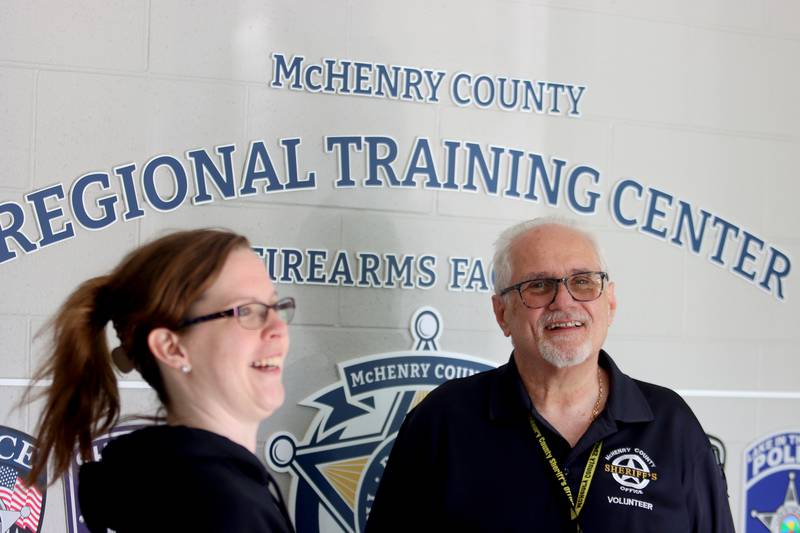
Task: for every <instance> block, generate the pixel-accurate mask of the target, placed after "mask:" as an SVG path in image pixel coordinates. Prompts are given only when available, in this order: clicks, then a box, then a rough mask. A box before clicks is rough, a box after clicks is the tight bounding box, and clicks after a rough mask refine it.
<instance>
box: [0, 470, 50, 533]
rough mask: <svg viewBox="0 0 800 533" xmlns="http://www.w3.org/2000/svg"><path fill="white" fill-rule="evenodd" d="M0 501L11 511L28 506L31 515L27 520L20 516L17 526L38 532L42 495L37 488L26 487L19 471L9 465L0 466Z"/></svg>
mask: <svg viewBox="0 0 800 533" xmlns="http://www.w3.org/2000/svg"><path fill="white" fill-rule="evenodd" d="M0 500H2V501H3V504H4V506H5V508H6V509H7V510H9V511H20V510H22V508H23V507H25V506H27V507H28V508H29V509H30V514H29V515H28V516H27V517H25V518H23V517H22V516H20V518H19V520H17V521H16V522H15V524H16V525H17V526H19V527H21V528H25V529H27V530H29V531H33V532H34V533H35V532H36V531H37V530H38V528H39V517H40V515H41V512H42V493H41V492H39V490H38V489H37V488H36V487H28V486H26V485H25V483H23V482H22V480H21V479H20V478H19V476H17V471H16V470H15V469H14V468H12V467H10V466H7V465H0ZM24 514H25V513H23V516H24Z"/></svg>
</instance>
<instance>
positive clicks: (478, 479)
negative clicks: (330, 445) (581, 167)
mask: <svg viewBox="0 0 800 533" xmlns="http://www.w3.org/2000/svg"><path fill="white" fill-rule="evenodd" d="M494 269H495V294H494V296H492V304H493V307H494V314H495V317H496V319H497V323H498V325H499V326H500V329H501V330H502V331H503V333H504V334H505V335H506V336H507V337H511V341H512V344H513V346H514V351H513V353H512V355H511V359H510V361H509V362H508V364H506V365H504V366H501V367H500V368H498V369H496V370H492V371H489V372H483V373H481V374H477V375H475V376H471V377H469V378H464V379H459V380H455V381H451V382H448V383H446V384H444V385H442V386H440V387H439V388H438V389H436V390H434V391H433V392H431V393H430V394H429V395H428V397H427V398H426V399H425V400H424V401H423V402H421V403H420V405H419V406H418V407H417V408H416V409H414V410H413V411H411V412H410V413H409V414H408V416H407V417H406V420H405V422H404V423H403V426H402V428H401V429H400V432H399V433H398V435H397V438H396V441H395V443H394V448H393V449H392V452H391V455H390V458H389V461H388V464H387V466H386V470H385V472H384V474H383V478H382V480H381V484H380V487H379V489H378V492H377V496H376V499H375V501H374V505H373V506H372V509H371V511H370V516H369V522H368V524H367V531H368V532H369V533H373V532H382V531H414V532H417V531H442V532H445V531H448V532H449V531H458V532H464V531H492V532H494V531H498V532H499V531H526V532H532V531H534V532H536V531H540V532H545V533H551V532H556V533H559V532H574V531H582V532H584V533H604V532H608V533H610V532H614V533H619V532H631V533H661V532H664V533H683V532H693V533H694V532H697V533H708V532H712V533H732V532H733V531H734V528H733V522H732V518H731V512H730V507H729V505H728V500H727V489H726V484H725V480H724V477H723V474H722V472H721V470H720V468H719V466H718V465H717V463H716V461H715V458H714V454H713V452H712V449H711V446H710V443H709V441H708V439H707V438H706V435H705V433H704V431H703V429H702V428H701V427H700V424H699V422H698V421H697V419H696V418H695V416H694V415H693V414H692V412H691V410H690V409H689V407H688V406H687V405H686V403H685V402H684V401H683V400H682V399H681V398H680V397H679V396H678V395H677V394H675V393H674V392H672V391H670V390H668V389H665V388H662V387H658V386H656V385H651V384H648V383H643V382H640V381H636V380H633V379H631V378H629V377H628V376H626V375H625V374H623V373H622V372H620V370H619V369H618V368H617V367H616V365H615V364H614V362H613V361H612V359H611V357H610V356H609V355H608V354H607V353H606V352H604V351H603V350H602V346H603V343H604V342H605V339H606V334H607V333H608V328H609V326H610V325H611V322H612V320H613V318H614V312H615V310H616V307H617V301H616V297H615V295H614V284H613V283H612V282H611V281H610V280H609V278H608V274H607V273H606V272H605V269H604V266H603V261H602V259H601V257H600V253H599V251H598V249H597V246H596V244H595V242H594V240H593V239H592V237H591V236H590V235H588V234H587V233H585V232H583V231H580V230H578V229H577V228H575V227H574V226H572V225H571V224H568V223H567V222H564V221H559V220H556V219H540V220H534V221H529V222H524V223H522V224H519V225H517V226H514V227H512V228H509V229H508V230H506V231H505V232H504V233H503V234H502V235H501V236H500V238H499V239H498V242H497V243H496V253H495V257H494Z"/></svg>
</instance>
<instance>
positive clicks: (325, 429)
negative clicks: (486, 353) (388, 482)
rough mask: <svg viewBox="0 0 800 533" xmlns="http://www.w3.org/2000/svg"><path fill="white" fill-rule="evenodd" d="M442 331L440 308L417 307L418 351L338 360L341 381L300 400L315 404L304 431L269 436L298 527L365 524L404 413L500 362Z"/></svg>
mask: <svg viewBox="0 0 800 533" xmlns="http://www.w3.org/2000/svg"><path fill="white" fill-rule="evenodd" d="M441 330H442V318H441V316H440V315H439V313H438V312H437V311H436V310H435V309H433V308H431V307H423V308H421V309H419V310H417V312H416V313H414V316H413V317H412V319H411V334H412V335H413V336H414V339H415V342H414V348H413V350H409V351H405V352H391V353H382V354H375V355H369V356H366V357H359V358H357V359H351V360H349V361H345V362H343V363H340V364H339V365H338V366H339V376H340V378H341V379H340V381H339V382H337V383H334V384H332V385H330V386H328V387H326V388H324V389H322V390H320V391H317V392H316V393H315V394H313V395H311V396H310V397H309V398H307V399H305V400H304V401H302V402H301V403H300V404H301V405H306V406H309V407H314V408H316V409H317V410H318V412H317V415H316V416H315V418H314V420H313V421H312V422H311V425H310V426H309V428H308V431H307V432H306V435H305V437H304V438H303V439H302V440H299V439H297V438H295V437H294V436H293V435H291V434H290V433H286V432H281V433H276V434H275V435H273V436H272V438H271V439H270V441H269V442H267V445H266V458H267V463H268V464H269V466H270V467H271V468H272V469H273V470H276V471H278V472H289V473H290V474H291V476H292V488H291V493H290V497H289V506H290V508H291V511H292V514H293V517H294V523H295V527H296V528H297V530H298V531H309V532H317V531H331V532H332V531H337V532H338V531H345V532H352V533H355V532H358V531H363V529H364V526H365V524H366V521H367V516H368V514H369V510H370V508H371V506H372V501H373V499H374V497H375V492H376V491H377V489H378V482H379V481H380V478H381V475H382V474H383V469H384V467H385V466H386V461H387V460H388V458H389V453H390V452H391V449H392V445H393V444H394V439H395V437H396V435H397V431H398V430H399V429H400V424H401V423H402V422H403V419H404V418H405V416H406V414H407V413H408V412H409V411H410V410H411V409H412V408H414V406H416V405H417V404H418V403H419V402H420V401H421V400H422V399H423V398H424V397H425V396H426V395H427V394H428V392H430V391H431V390H433V389H434V388H435V387H437V386H438V385H440V384H442V383H444V382H445V381H448V380H451V379H454V378H459V377H466V376H471V375H473V374H476V373H478V372H483V371H484V370H490V369H492V368H494V367H495V365H494V363H491V362H489V361H483V360H481V359H478V358H475V357H471V356H467V355H461V354H454V353H447V352H441V351H439V349H438V340H439V336H440V333H441Z"/></svg>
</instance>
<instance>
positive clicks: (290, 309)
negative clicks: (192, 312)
mask: <svg viewBox="0 0 800 533" xmlns="http://www.w3.org/2000/svg"><path fill="white" fill-rule="evenodd" d="M294 308H295V305H294V298H291V297H289V298H281V299H280V300H278V301H277V302H275V303H274V304H262V303H261V302H253V303H249V304H244V305H239V306H237V307H234V308H233V309H226V310H225V311H219V312H217V313H211V314H209V315H203V316H198V317H196V318H187V319H186V320H184V321H183V322H181V323H180V325H178V329H182V328H185V327H188V326H191V325H193V324H198V323H200V322H207V321H209V320H216V319H218V318H225V317H229V316H235V317H236V320H238V321H239V324H240V325H241V326H242V327H243V328H245V329H259V328H262V327H264V324H266V323H267V318H268V317H269V312H270V310H273V311H275V312H276V313H277V314H278V318H280V319H281V320H282V321H283V322H286V323H287V324H288V323H290V322H291V321H292V318H294Z"/></svg>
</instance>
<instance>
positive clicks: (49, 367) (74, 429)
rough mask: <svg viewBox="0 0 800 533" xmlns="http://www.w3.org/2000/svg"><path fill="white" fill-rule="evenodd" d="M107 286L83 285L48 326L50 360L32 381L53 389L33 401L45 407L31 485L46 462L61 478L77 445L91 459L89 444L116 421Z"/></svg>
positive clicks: (104, 279)
mask: <svg viewBox="0 0 800 533" xmlns="http://www.w3.org/2000/svg"><path fill="white" fill-rule="evenodd" d="M107 285H108V276H101V277H97V278H93V279H90V280H88V281H86V282H84V283H83V284H81V285H80V286H79V287H78V288H77V289H76V290H75V292H73V293H72V294H71V295H70V296H69V298H68V299H67V301H66V302H64V304H63V305H62V306H61V309H60V310H59V311H58V313H57V314H56V315H55V317H54V318H53V319H52V321H51V323H50V328H49V329H50V330H51V331H52V352H51V353H52V355H51V357H50V358H49V359H48V360H47V361H46V362H45V363H44V365H43V366H42V367H41V368H40V369H39V370H38V371H37V372H36V374H35V375H34V380H37V381H38V380H45V379H52V385H50V386H49V387H48V388H47V389H46V391H44V392H42V393H41V394H39V395H37V396H39V397H44V398H45V404H44V408H43V410H42V413H41V416H40V417H39V424H38V428H39V429H38V431H39V435H38V438H37V448H38V450H37V452H38V453H37V454H35V456H34V459H33V466H32V469H31V471H30V473H29V474H28V481H29V482H34V481H35V480H37V479H38V477H39V476H40V475H41V474H42V473H43V472H45V471H46V468H47V462H48V458H50V457H52V458H53V475H54V479H55V478H56V477H58V476H60V475H61V474H63V473H64V472H65V471H66V470H67V469H68V468H69V465H70V461H71V460H72V454H73V452H74V450H75V443H76V442H77V443H78V450H79V452H80V455H81V457H82V458H83V459H85V460H86V459H90V453H91V444H92V438H93V437H95V436H97V435H99V434H102V433H105V432H106V431H108V430H109V429H111V427H112V426H113V425H114V424H115V423H116V421H117V419H118V418H119V411H120V403H119V390H118V388H117V380H116V376H115V375H114V370H113V368H112V365H111V357H110V354H109V349H108V343H107V341H106V333H105V330H106V325H107V324H108V323H109V321H110V320H111V319H112V315H113V311H112V308H113V297H112V296H111V295H109V294H108V292H109V289H108V286H107ZM29 390H30V389H29Z"/></svg>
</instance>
